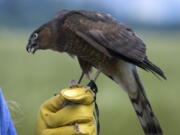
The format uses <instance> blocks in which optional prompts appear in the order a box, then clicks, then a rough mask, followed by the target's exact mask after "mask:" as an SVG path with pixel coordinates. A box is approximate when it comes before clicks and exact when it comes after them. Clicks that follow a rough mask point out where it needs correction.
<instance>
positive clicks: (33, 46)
mask: <svg viewBox="0 0 180 135" xmlns="http://www.w3.org/2000/svg"><path fill="white" fill-rule="evenodd" d="M39 48H40V46H39V45H38V44H35V43H34V44H30V43H29V44H28V45H27V46H26V50H27V52H28V53H32V54H34V53H35V52H36V51H37V50H38V49H39Z"/></svg>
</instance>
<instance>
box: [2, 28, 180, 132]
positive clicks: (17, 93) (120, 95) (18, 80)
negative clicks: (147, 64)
mask: <svg viewBox="0 0 180 135" xmlns="http://www.w3.org/2000/svg"><path fill="white" fill-rule="evenodd" d="M11 31H13V30H11ZM29 33H30V32H29V31H28V32H23V31H17V30H14V32H10V31H7V30H6V31H1V32H0V44H1V45H0V62H1V66H0V87H2V88H3V92H4V94H5V96H6V99H7V100H14V101H16V102H18V103H19V104H20V105H21V106H22V110H23V112H24V119H23V120H21V121H20V122H19V123H17V124H16V128H17V131H18V134H22V135H23V134H27V133H28V134H29V135H31V134H34V132H35V126H36V125H35V122H36V114H37V111H38V108H39V106H40V105H41V104H42V103H43V101H45V100H47V99H48V98H50V97H51V96H53V95H54V93H57V92H59V91H60V90H61V89H63V88H66V87H68V84H69V80H71V79H77V78H78V77H79V75H80V68H79V66H78V64H77V62H75V61H73V60H72V59H71V58H70V57H68V56H67V55H64V54H59V53H55V52H52V51H39V52H37V53H36V54H35V55H34V56H33V55H30V54H28V53H27V52H26V50H25V45H26V44H27V40H28V36H29ZM139 33H140V34H141V35H143V36H142V37H143V39H145V42H146V44H147V48H148V51H147V52H148V56H149V58H150V59H151V60H152V61H153V62H154V63H155V64H156V65H158V66H160V67H161V68H162V69H163V70H164V71H165V74H166V75H167V77H168V80H167V81H164V80H159V79H157V78H156V77H154V76H153V75H152V74H150V73H146V72H144V71H142V70H140V74H141V78H142V81H143V83H144V87H145V89H146V91H147V95H148V97H149V100H150V102H151V104H152V107H153V109H154V111H155V114H156V115H157V117H158V119H159V121H160V123H161V125H162V128H163V130H164V132H165V133H166V134H167V135H168V134H169V135H179V133H180V129H179V127H178V126H179V125H180V117H179V113H180V107H179V105H180V90H179V88H180V87H179V82H180V77H179V76H180V62H179V58H180V52H179V50H180V46H179V42H180V39H179V38H178V36H175V35H178V34H179V33H170V34H169V35H166V34H163V33H159V34H155V33H156V32H155V33H153V32H152V33H151V34H149V32H148V33H146V34H145V35H144V32H139ZM142 33H143V34H142ZM170 35H173V37H172V36H170ZM84 83H87V82H84ZM97 84H98V87H99V93H98V95H97V96H98V97H97V98H98V99H97V100H98V104H99V108H100V120H101V135H120V134H122V135H132V134H134V133H135V134H137V135H143V132H142V129H141V128H140V125H139V123H138V120H137V118H136V115H135V113H134V110H133V108H132V106H131V104H130V102H129V99H128V97H127V95H126V94H125V92H124V91H122V90H120V88H119V87H118V86H117V85H116V84H115V83H113V82H112V81H111V80H109V79H108V78H106V77H105V76H104V75H101V76H100V78H99V79H98V81H97Z"/></svg>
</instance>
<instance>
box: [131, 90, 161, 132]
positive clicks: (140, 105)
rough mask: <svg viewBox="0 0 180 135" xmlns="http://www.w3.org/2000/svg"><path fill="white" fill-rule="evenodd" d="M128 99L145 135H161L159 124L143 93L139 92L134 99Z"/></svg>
mask: <svg viewBox="0 0 180 135" xmlns="http://www.w3.org/2000/svg"><path fill="white" fill-rule="evenodd" d="M130 99H131V102H132V105H133V107H134V109H135V111H136V114H137V116H138V119H139V121H140V123H141V126H142V128H143V130H144V132H145V135H163V133H162V130H161V127H160V125H159V122H158V120H157V119H156V116H155V115H154V113H153V111H152V108H151V105H150V104H149V102H148V100H147V98H146V97H145V96H144V95H143V93H142V92H140V93H139V94H138V96H137V98H136V99H132V98H130Z"/></svg>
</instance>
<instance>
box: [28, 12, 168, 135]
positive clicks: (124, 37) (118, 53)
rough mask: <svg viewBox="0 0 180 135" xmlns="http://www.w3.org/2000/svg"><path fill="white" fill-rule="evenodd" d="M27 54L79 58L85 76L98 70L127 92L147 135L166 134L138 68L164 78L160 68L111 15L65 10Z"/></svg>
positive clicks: (36, 36)
mask: <svg viewBox="0 0 180 135" xmlns="http://www.w3.org/2000/svg"><path fill="white" fill-rule="evenodd" d="M26 49H27V51H28V52H31V53H35V52H36V51H37V50H38V49H42V50H45V49H51V50H54V51H58V52H66V53H68V54H69V55H73V56H76V57H77V59H78V61H79V64H80V66H81V69H82V71H83V74H82V76H81V78H82V77H83V75H84V74H86V75H89V73H90V72H91V68H92V67H95V68H96V69H97V70H98V71H99V72H98V73H100V72H102V73H104V74H105V75H107V76H108V77H110V78H111V79H112V80H113V81H115V82H116V83H117V84H118V85H120V86H122V88H123V89H124V90H125V91H126V92H127V94H128V96H129V98H130V100H131V102H132V105H133V107H134V109H135V111H136V114H137V116H138V118H139V121H140V123H141V126H142V128H143V130H144V133H145V134H146V135H163V133H162V130H161V128H160V125H159V122H158V120H157V119H156V117H155V115H154V113H153V110H152V108H151V105H150V103H149V101H148V99H147V97H146V94H145V91H144V88H143V86H142V84H141V82H140V79H139V76H138V74H137V70H136V66H137V67H140V68H142V69H144V70H146V71H151V72H152V73H154V74H157V75H159V76H161V77H163V78H164V79H166V77H165V75H164V73H163V72H162V70H161V69H160V68H158V67H157V66H156V65H154V64H153V63H152V62H151V61H149V60H148V58H147V56H146V47H145V44H144V43H143V41H142V40H141V39H140V38H138V37H137V36H136V35H135V33H134V32H133V31H132V29H130V28H129V27H127V26H126V25H124V24H123V23H121V22H119V21H118V20H116V19H115V18H113V17H112V16H111V15H109V14H105V13H102V12H98V11H75V10H73V11H72V10H71V11H69V10H62V11H60V12H59V13H58V14H57V15H56V17H55V18H53V19H52V20H50V21H49V22H47V23H46V24H44V25H42V26H41V27H39V28H38V29H37V30H35V31H34V32H33V33H32V34H31V36H30V38H29V43H28V45H27V48H26Z"/></svg>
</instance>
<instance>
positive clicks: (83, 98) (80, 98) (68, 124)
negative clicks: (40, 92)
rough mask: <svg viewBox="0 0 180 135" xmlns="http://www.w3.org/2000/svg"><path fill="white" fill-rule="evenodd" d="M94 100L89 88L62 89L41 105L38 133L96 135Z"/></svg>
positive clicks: (42, 134)
mask: <svg viewBox="0 0 180 135" xmlns="http://www.w3.org/2000/svg"><path fill="white" fill-rule="evenodd" d="M93 100H94V93H93V92H92V91H91V90H90V89H89V88H85V87H78V88H68V89H64V90H62V91H61V92H60V94H58V95H56V96H54V97H52V98H50V99H49V100H48V101H46V102H45V103H43V104H42V106H41V107H40V111H39V115H38V124H37V135H96V134H97V129H96V120H95V116H94V115H93V112H94V104H93Z"/></svg>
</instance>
